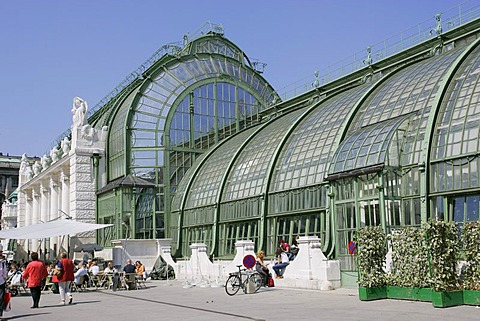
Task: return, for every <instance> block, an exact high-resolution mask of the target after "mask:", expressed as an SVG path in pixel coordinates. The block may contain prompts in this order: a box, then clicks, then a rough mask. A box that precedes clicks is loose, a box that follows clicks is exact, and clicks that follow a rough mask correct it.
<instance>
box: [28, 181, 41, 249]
mask: <svg viewBox="0 0 480 321" xmlns="http://www.w3.org/2000/svg"><path fill="white" fill-rule="evenodd" d="M39 198H40V195H39V194H38V192H37V191H36V190H35V189H32V216H31V217H32V220H31V222H30V225H33V224H38V223H39V222H38V221H39V219H40V200H39ZM38 244H39V243H38V240H32V248H31V249H30V250H31V251H34V252H36V251H37V250H38Z"/></svg>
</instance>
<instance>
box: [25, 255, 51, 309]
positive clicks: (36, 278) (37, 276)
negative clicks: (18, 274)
mask: <svg viewBox="0 0 480 321" xmlns="http://www.w3.org/2000/svg"><path fill="white" fill-rule="evenodd" d="M30 258H31V259H32V261H31V262H30V263H28V265H27V267H26V269H25V271H24V272H23V275H22V278H23V279H24V280H27V287H28V288H29V289H30V293H31V294H32V299H33V305H32V306H31V307H30V308H31V309H37V308H38V304H39V302H40V296H41V295H42V280H43V279H45V278H46V277H47V276H48V273H47V267H46V266H45V264H44V263H43V262H42V261H40V260H39V259H38V253H37V252H32V254H30Z"/></svg>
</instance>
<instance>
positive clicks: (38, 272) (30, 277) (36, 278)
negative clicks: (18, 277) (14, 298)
mask: <svg viewBox="0 0 480 321" xmlns="http://www.w3.org/2000/svg"><path fill="white" fill-rule="evenodd" d="M47 276H48V272H47V267H46V266H45V264H43V262H42V261H39V260H36V261H32V262H30V263H28V265H27V268H26V269H25V271H24V272H23V274H22V278H23V279H24V280H27V286H28V287H29V288H34V287H37V286H41V285H42V280H43V279H45V278H46V277H47Z"/></svg>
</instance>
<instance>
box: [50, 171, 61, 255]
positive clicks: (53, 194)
mask: <svg viewBox="0 0 480 321" xmlns="http://www.w3.org/2000/svg"><path fill="white" fill-rule="evenodd" d="M59 201H60V199H59V193H58V184H57V182H56V181H55V180H54V179H53V178H52V177H51V178H50V217H49V220H50V221H51V220H55V219H57V218H58V216H59V214H60V212H59V210H58V204H59ZM57 244H58V236H54V237H51V238H50V251H49V252H50V257H49V259H53V258H55V256H56V255H57V253H56V250H57V249H58V245H57ZM55 245H57V246H55Z"/></svg>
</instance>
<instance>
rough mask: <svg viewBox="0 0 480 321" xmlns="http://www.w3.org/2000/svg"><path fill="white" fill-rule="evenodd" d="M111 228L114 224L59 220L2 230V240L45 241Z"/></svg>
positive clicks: (0, 236)
mask: <svg viewBox="0 0 480 321" xmlns="http://www.w3.org/2000/svg"><path fill="white" fill-rule="evenodd" d="M109 226H113V224H92V223H84V222H78V221H72V220H57V221H51V222H47V223H40V224H33V225H28V226H23V227H17V228H14V229H9V230H1V231H0V239H16V240H27V239H44V238H47V237H52V236H62V235H75V234H78V233H82V232H88V231H93V230H98V229H101V228H105V227H109Z"/></svg>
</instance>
